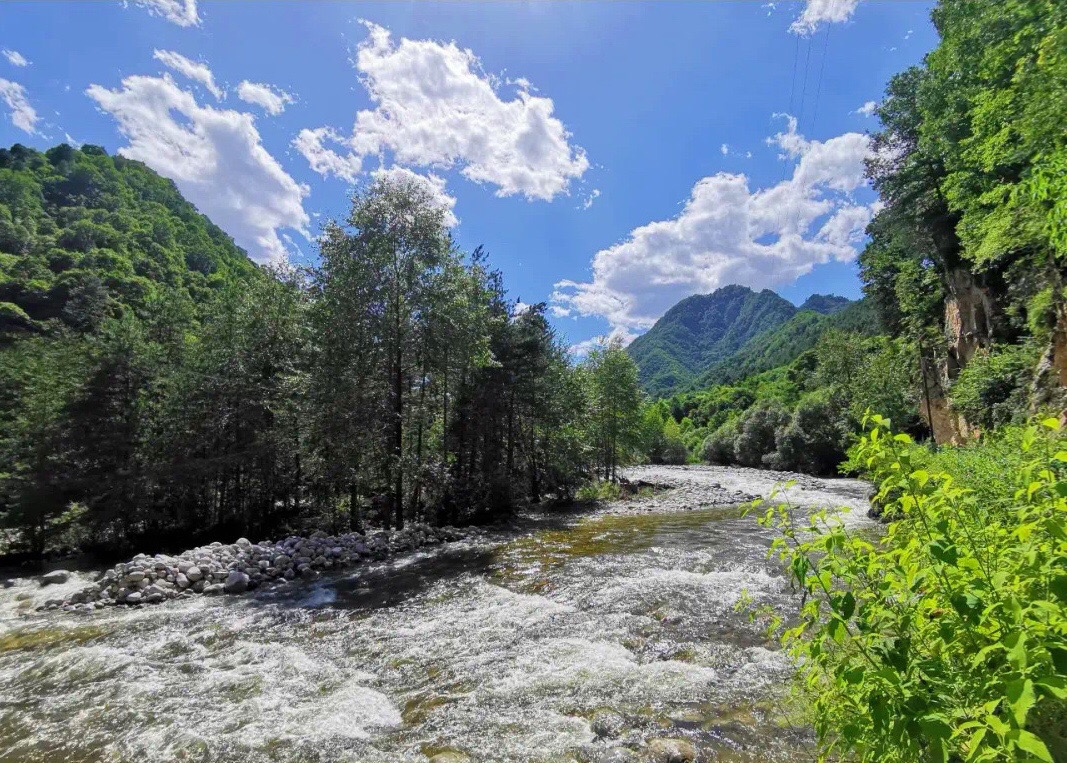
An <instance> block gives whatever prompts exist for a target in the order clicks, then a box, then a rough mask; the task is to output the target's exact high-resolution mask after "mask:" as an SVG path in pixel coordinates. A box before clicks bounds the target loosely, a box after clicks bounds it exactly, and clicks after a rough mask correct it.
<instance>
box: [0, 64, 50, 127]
mask: <svg viewBox="0 0 1067 763" xmlns="http://www.w3.org/2000/svg"><path fill="white" fill-rule="evenodd" d="M0 99H2V100H3V101H4V103H5V104H7V108H8V111H9V113H8V116H9V117H10V118H11V123H12V124H14V125H15V127H17V128H19V129H20V130H23V131H25V132H28V133H29V134H30V135H36V134H37V123H38V122H39V121H41V118H40V117H39V116H37V110H36V109H34V108H33V106H31V105H30V101H29V99H28V98H27V97H26V88H24V87H23V86H22V85H20V84H19V83H17V82H12V81H11V80H8V79H3V78H2V77H0Z"/></svg>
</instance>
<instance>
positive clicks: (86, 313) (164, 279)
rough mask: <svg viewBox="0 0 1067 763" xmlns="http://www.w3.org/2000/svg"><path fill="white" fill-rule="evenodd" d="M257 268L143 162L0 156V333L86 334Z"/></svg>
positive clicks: (103, 156) (198, 299)
mask: <svg viewBox="0 0 1067 763" xmlns="http://www.w3.org/2000/svg"><path fill="white" fill-rule="evenodd" d="M256 270H257V268H256V266H255V265H254V264H253V263H252V262H251V260H249V259H248V257H247V256H246V255H245V253H244V251H243V250H241V249H240V248H239V247H238V246H237V245H236V244H234V242H233V240H232V239H231V238H230V237H229V236H228V235H226V234H225V233H224V232H223V231H222V230H221V229H220V228H218V227H217V226H215V225H214V224H212V223H211V221H210V220H208V219H207V218H206V217H204V216H203V215H202V214H200V213H199V212H198V211H197V210H196V207H194V206H193V205H192V204H190V203H189V202H188V201H186V200H185V199H184V198H182V196H181V194H180V193H179V192H178V189H177V188H176V187H175V185H174V183H172V182H171V181H170V180H167V179H164V178H162V177H160V176H159V175H157V174H156V173H155V172H153V171H152V170H150V169H149V168H148V167H146V166H145V165H144V164H142V163H141V162H135V161H131V160H128V159H124V158H123V157H121V156H114V157H112V156H108V155H107V153H106V152H105V151H104V150H103V149H102V148H99V147H97V146H90V145H85V146H82V147H81V149H75V148H73V147H71V146H69V145H67V144H61V145H59V146H56V147H55V148H52V149H50V150H48V151H47V152H45V153H41V152H39V151H34V150H33V149H29V148H26V147H25V146H22V145H18V144H16V145H14V146H12V147H11V149H0V332H2V333H4V334H7V335H8V336H9V337H10V336H11V335H12V334H22V333H26V332H34V331H42V330H46V329H48V328H49V327H59V326H63V325H65V326H69V327H71V328H74V329H77V330H94V329H95V328H97V327H98V326H99V325H100V324H101V323H102V321H103V320H104V319H105V318H107V317H109V316H115V315H117V314H118V313H120V312H121V311H122V308H123V307H124V306H125V307H129V308H132V309H133V311H134V312H135V313H141V312H143V311H144V310H145V309H146V308H147V307H148V306H149V305H151V304H152V303H153V302H154V301H155V300H157V299H158V298H159V297H160V296H161V295H162V294H167V295H168V301H170V302H174V301H175V300H181V301H186V300H190V301H191V302H192V303H194V304H198V303H203V302H204V301H205V300H206V299H207V298H208V297H210V295H211V294H213V293H215V292H217V291H218V289H219V288H220V287H222V286H223V285H225V284H226V283H228V282H230V281H232V280H233V279H235V278H242V277H246V276H249V275H251V274H253V273H254V272H255V271H256Z"/></svg>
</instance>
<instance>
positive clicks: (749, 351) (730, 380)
mask: <svg viewBox="0 0 1067 763" xmlns="http://www.w3.org/2000/svg"><path fill="white" fill-rule="evenodd" d="M817 297H822V295H819V294H816V295H813V296H812V297H811V298H810V299H809V300H808V301H807V302H805V303H804V305H802V306H801V308H800V310H799V312H797V314H796V315H794V316H793V317H792V318H790V319H789V320H788V321H786V322H785V323H783V324H782V325H781V326H778V327H777V328H773V329H770V330H769V331H765V332H763V333H762V334H757V335H756V336H754V337H752V339H750V340H749V341H748V342H746V343H745V345H744V346H743V347H741V348H740V349H739V350H738V351H737V352H735V353H732V354H731V355H728V356H727V357H725V358H723V359H721V360H719V361H717V362H715V363H712V364H711V365H710V366H708V368H707V369H705V370H704V371H703V372H702V373H701V374H700V375H699V376H698V377H697V378H696V379H695V380H694V381H693V382H692V383H691V384H690V387H689V388H690V389H694V390H697V389H704V388H707V387H712V386H715V385H716V384H734V383H736V382H738V381H740V380H742V379H744V378H746V377H748V376H752V375H754V374H758V373H762V372H763V371H769V370H771V369H772V368H778V367H779V366H784V365H788V364H789V363H792V362H793V361H794V360H795V359H796V358H798V357H800V355H801V353H803V352H805V351H806V350H810V349H811V348H813V347H814V346H815V345H816V344H817V343H818V341H819V338H820V337H821V336H822V335H823V334H824V333H826V332H827V331H828V330H830V329H840V330H842V331H848V332H852V333H856V334H861V335H864V336H875V335H876V334H878V333H880V331H881V329H880V323H879V321H878V316H877V314H876V313H875V310H874V307H873V306H872V305H871V303H870V302H869V301H868V300H866V299H861V300H858V301H856V302H849V301H848V300H845V299H844V298H843V297H830V298H829V299H830V300H833V302H831V303H819V302H818V301H816V305H817V307H819V308H821V309H826V310H828V312H826V313H822V312H821V311H820V312H813V311H812V310H811V309H809V308H808V307H807V306H808V304H809V303H811V302H812V301H813V300H816V298H817ZM838 300H842V301H843V303H844V304H841V302H838Z"/></svg>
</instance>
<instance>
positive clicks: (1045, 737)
mask: <svg viewBox="0 0 1067 763" xmlns="http://www.w3.org/2000/svg"><path fill="white" fill-rule="evenodd" d="M864 423H865V424H866V425H867V426H868V427H869V431H868V434H867V435H866V436H865V437H864V438H863V439H862V440H861V442H860V443H859V444H858V445H857V446H856V448H855V450H854V453H853V461H854V462H855V463H858V464H861V465H862V466H863V467H864V468H865V469H866V470H867V472H868V473H869V474H870V475H871V476H872V477H873V478H874V480H875V481H876V483H877V485H878V488H879V493H878V500H880V501H882V502H883V503H885V505H886V506H887V511H889V512H890V513H891V514H894V515H896V516H897V517H898V518H899V520H898V521H896V522H894V523H893V524H891V525H890V526H889V528H888V532H887V533H886V535H885V536H884V537H883V538H881V539H880V540H878V541H871V540H870V539H869V537H865V536H861V535H857V534H855V533H853V532H850V531H849V530H848V529H846V527H845V526H844V525H843V524H842V523H841V522H840V521H833V520H831V519H830V518H829V517H828V515H827V514H825V513H820V514H817V515H815V516H813V517H812V518H810V520H809V521H807V522H804V523H799V522H798V521H797V518H796V517H795V516H794V515H793V514H792V512H791V511H790V510H789V509H787V508H785V507H780V508H777V509H775V508H772V509H769V510H768V511H767V512H766V515H765V517H764V519H763V522H764V523H766V524H768V525H774V526H776V527H778V528H779V529H780V530H781V531H782V534H783V537H781V538H780V539H779V540H778V541H776V543H775V546H774V549H773V550H772V553H777V554H779V555H780V557H781V559H782V560H783V561H784V562H785V564H786V568H787V570H788V573H789V575H790V577H791V579H792V581H793V583H794V584H795V585H798V586H799V587H800V588H801V589H802V590H803V592H804V595H805V598H806V604H805V606H804V609H803V612H802V615H801V618H800V621H799V624H797V625H796V626H795V627H793V628H791V629H789V630H787V631H785V632H784V634H783V639H784V643H785V644H786V645H787V646H788V648H789V649H790V650H791V652H792V654H793V655H794V657H796V658H797V660H798V663H799V664H800V666H801V667H800V669H801V673H802V676H803V679H804V683H805V685H806V687H807V689H808V690H809V691H810V693H811V696H812V702H813V712H814V716H815V726H816V730H817V732H818V736H819V741H820V745H821V751H822V753H823V754H824V755H827V756H830V755H832V756H834V757H840V756H847V757H854V758H855V759H858V760H863V761H879V762H880V763H882V762H885V761H920V760H922V761H927V760H931V761H933V760H937V761H1008V760H1012V761H1015V760H1018V761H1023V760H1042V761H1050V762H1051V761H1053V760H1054V759H1060V760H1062V759H1064V756H1065V755H1067V748H1065V747H1064V746H1063V744H1064V740H1063V738H1062V737H1061V736H1060V734H1061V733H1062V727H1063V722H1064V719H1065V717H1067V712H1065V710H1067V705H1065V703H1064V700H1067V468H1065V466H1064V464H1065V463H1067V447H1065V441H1064V437H1063V435H1062V433H1061V431H1060V423H1059V421H1058V420H1057V419H1048V420H1046V421H1045V422H1043V424H1042V425H1041V426H1030V427H1027V428H1026V429H1024V430H1021V431H1020V432H1019V433H1018V436H1017V440H1016V442H1017V443H1018V445H1019V449H1018V450H1017V453H1018V454H1019V456H1018V458H1017V459H1015V461H1014V462H1013V463H1012V464H1011V468H1008V469H1002V470H1001V472H1000V474H999V475H998V479H995V480H993V481H994V482H997V481H999V482H1000V483H1002V484H1004V483H1008V482H1010V484H1011V486H1012V489H1011V490H1010V491H1008V490H1004V489H1001V492H1000V494H999V496H998V495H996V494H990V493H986V494H982V493H980V492H978V491H976V490H975V489H973V488H972V487H968V486H966V485H967V483H970V484H979V483H980V482H981V481H982V477H983V475H982V474H981V469H980V468H979V469H976V468H974V467H976V466H977V465H978V464H979V463H980V462H981V461H982V460H983V456H982V453H981V450H980V449H978V448H972V449H969V450H970V453H968V454H967V455H965V456H964V459H965V460H964V461H963V462H959V461H957V462H956V463H957V464H959V463H965V464H967V463H969V464H970V466H971V467H972V468H971V469H970V471H969V473H968V472H967V471H966V470H965V476H964V479H963V480H956V479H954V477H953V475H952V474H950V473H948V472H945V471H939V470H936V469H931V468H922V467H923V466H924V465H930V466H944V465H951V464H952V463H953V462H952V460H951V459H952V458H954V457H953V456H950V457H949V460H947V461H940V462H939V461H937V460H936V459H931V458H930V457H929V455H928V453H927V451H925V450H924V449H922V448H919V447H917V446H915V445H913V444H912V441H911V438H909V437H908V436H906V435H903V434H897V435H895V436H894V435H892V434H891V432H890V430H889V421H888V420H886V419H884V418H882V417H880V416H871V417H870V418H869V419H866V420H865V422H864ZM998 447H999V446H998ZM1003 452H1004V451H994V453H993V458H994V459H995V458H996V457H997V456H998V455H1000V454H1002V453H1003ZM985 458H986V459H988V458H989V455H988V454H987V455H986V456H985Z"/></svg>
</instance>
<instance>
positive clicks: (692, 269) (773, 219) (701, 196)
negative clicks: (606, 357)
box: [552, 118, 872, 335]
mask: <svg viewBox="0 0 1067 763" xmlns="http://www.w3.org/2000/svg"><path fill="white" fill-rule="evenodd" d="M770 142H772V143H773V144H775V145H777V146H779V147H780V148H782V149H783V152H784V153H783V157H784V158H786V159H789V160H791V161H793V162H794V166H793V172H792V177H790V178H789V179H787V180H783V181H781V182H780V183H778V184H776V185H774V186H771V187H769V188H764V189H753V188H751V187H750V184H749V179H748V177H747V176H745V175H744V174H731V173H725V172H720V173H718V174H716V175H712V176H709V177H705V178H702V179H701V180H699V181H697V183H696V185H694V187H693V189H692V192H691V193H690V196H689V199H688V200H687V201H686V203H685V205H684V207H683V209H682V211H681V212H680V213H679V214H678V215H677V216H676V217H675V218H673V219H670V220H662V221H658V222H652V223H648V224H647V225H643V226H641V227H639V228H636V229H634V230H633V231H632V232H631V233H630V235H629V236H628V237H627V238H626V240H624V241H622V242H621V243H618V244H616V245H614V246H611V247H609V248H607V249H603V250H601V251H599V252H597V253H596V255H595V256H594V257H593V263H592V278H591V279H590V280H589V281H587V282H584V283H580V282H576V281H561V282H559V283H557V284H556V288H555V291H554V292H553V295H552V299H553V303H554V306H557V307H558V308H559V312H558V313H556V312H555V311H554V314H557V315H580V316H600V317H603V318H606V319H607V320H608V321H609V322H610V323H611V325H612V326H613V327H614V329H615V331H616V332H617V333H620V334H623V335H625V334H629V333H631V332H633V331H637V330H641V329H646V328H648V327H649V326H651V325H652V324H653V323H654V322H655V321H656V319H657V318H659V317H660V316H661V315H662V314H663V313H664V312H665V311H666V310H667V309H668V308H670V307H671V306H672V305H674V304H675V303H677V302H678V301H679V300H681V299H683V298H684V297H687V296H690V295H692V294H702V293H707V292H710V291H714V290H715V289H717V288H719V287H720V286H725V285H727V284H731V283H740V284H745V285H747V286H751V287H753V288H757V289H759V288H769V287H774V286H778V285H780V284H784V283H789V282H791V281H793V280H795V279H796V278H797V277H799V276H801V275H804V274H805V273H808V272H810V270H811V269H812V268H813V267H814V266H815V265H818V264H821V263H826V262H830V261H834V260H836V261H843V262H847V261H850V260H852V259H853V258H855V256H856V254H857V251H856V247H857V245H858V244H859V243H861V242H862V239H863V235H864V229H865V228H866V226H867V223H868V222H869V221H870V218H871V215H872V208H871V207H870V206H865V205H862V204H858V203H856V202H855V200H854V199H853V198H852V192H853V191H855V190H856V189H857V188H859V187H860V186H862V185H863V184H864V177H863V169H864V167H863V160H864V158H865V157H866V156H867V154H868V151H869V145H868V143H869V139H868V138H867V136H865V135H861V134H859V133H846V134H844V135H840V136H838V137H835V138H831V139H830V140H827V141H817V140H808V139H806V138H805V137H804V136H803V135H800V134H798V133H797V132H796V122H795V120H793V119H791V118H790V119H789V121H788V127H787V129H786V131H785V132H782V133H779V134H778V135H776V136H774V138H772V139H770Z"/></svg>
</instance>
